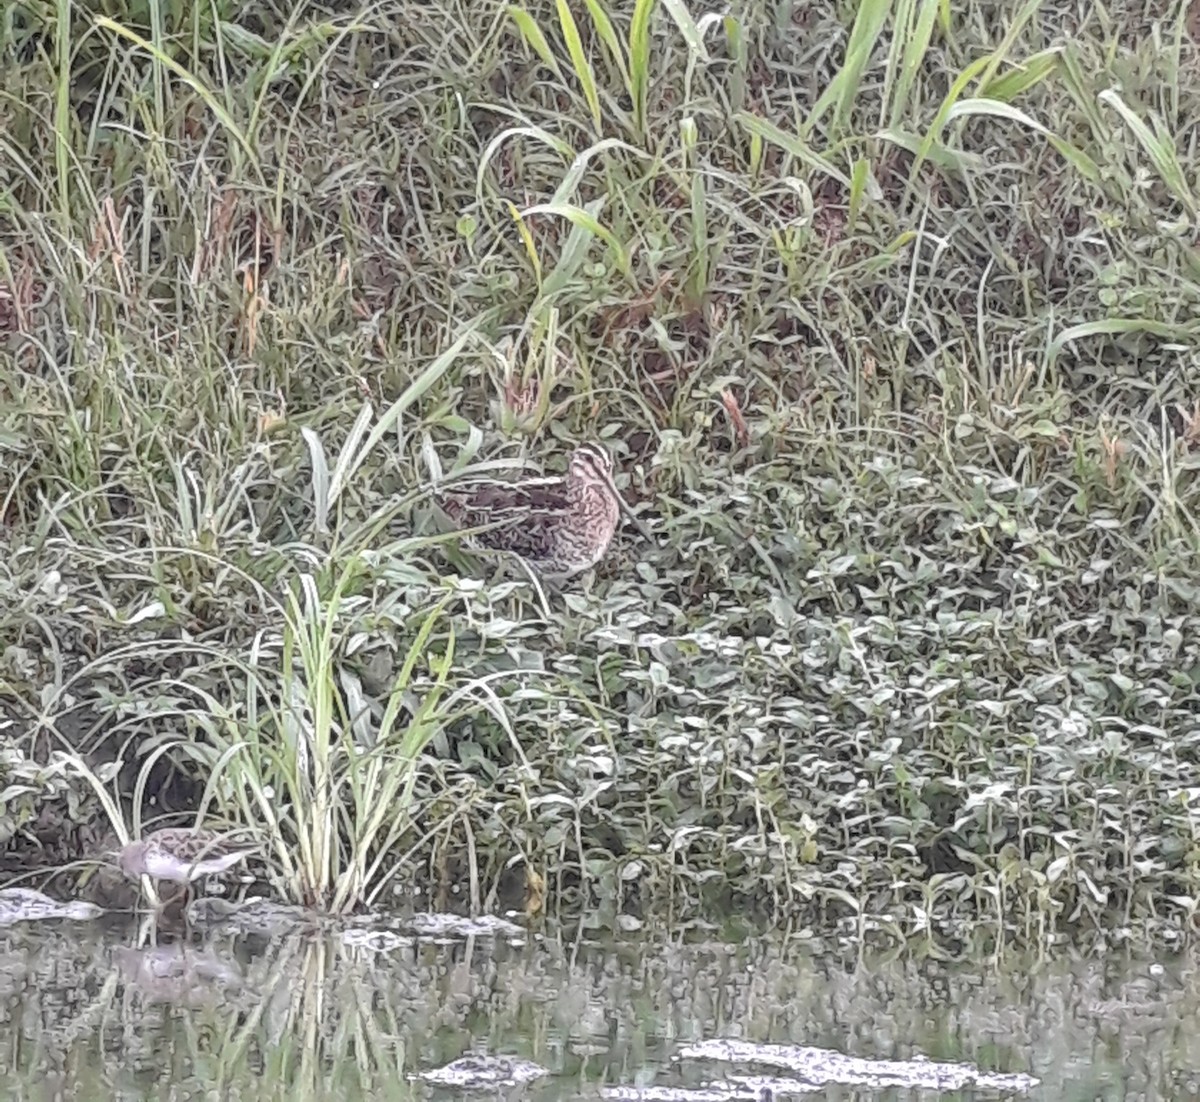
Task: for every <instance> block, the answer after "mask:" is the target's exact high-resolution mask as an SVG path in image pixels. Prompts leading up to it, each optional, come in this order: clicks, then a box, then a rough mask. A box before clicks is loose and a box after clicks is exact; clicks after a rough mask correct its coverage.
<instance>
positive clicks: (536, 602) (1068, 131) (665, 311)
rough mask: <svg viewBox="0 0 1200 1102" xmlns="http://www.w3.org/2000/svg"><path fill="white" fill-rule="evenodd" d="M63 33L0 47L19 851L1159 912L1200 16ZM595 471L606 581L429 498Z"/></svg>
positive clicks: (563, 892)
mask: <svg viewBox="0 0 1200 1102" xmlns="http://www.w3.org/2000/svg"><path fill="white" fill-rule="evenodd" d="M102 7H103V12H101V11H100V10H99V8H97V9H95V10H89V9H88V8H87V6H85V5H74V6H71V5H66V4H60V5H58V6H54V5H50V4H44V3H33V2H29V3H23V4H17V5H15V6H12V5H10V6H9V8H8V9H6V13H5V15H4V17H3V19H2V20H0V464H2V468H0V469H2V470H3V472H4V475H5V477H4V479H3V482H2V483H0V546H2V550H3V555H2V556H0V706H2V707H3V711H4V723H5V728H4V745H3V748H2V753H3V763H2V769H3V779H2V781H0V786H2V787H3V795H2V805H3V807H2V814H0V831H2V833H3V837H4V838H5V839H6V840H7V850H8V852H7V854H6V856H5V860H6V862H7V863H8V864H9V865H10V866H11V867H17V866H21V865H30V864H32V865H35V866H49V865H53V864H56V863H61V862H64V861H67V860H69V859H73V858H79V857H86V856H87V855H90V854H94V853H95V852H97V851H98V849H100V848H103V847H104V846H105V845H110V844H111V835H112V834H113V833H114V832H115V833H116V834H117V835H118V840H124V838H125V837H127V836H128V833H129V830H130V829H131V828H136V827H137V826H138V822H137V821H138V820H145V821H149V820H151V819H156V818H158V817H159V816H160V814H161V813H162V812H163V811H168V812H173V813H179V814H178V816H177V819H176V820H175V821H184V820H189V819H191V818H195V817H197V815H199V816H200V817H201V818H205V819H207V820H212V821H215V822H217V823H218V824H226V825H229V826H231V827H232V826H243V827H245V826H249V827H252V828H254V829H255V830H256V831H258V832H259V833H260V836H261V840H262V850H263V857H264V862H263V866H262V868H261V870H260V871H261V872H262V875H263V876H264V877H266V878H267V879H268V880H269V881H270V883H271V885H272V886H273V888H274V890H275V892H276V893H277V894H278V895H279V896H280V897H281V898H283V899H288V900H292V901H295V902H300V903H305V904H310V905H317V906H320V907H324V908H327V909H331V910H338V911H341V910H351V909H354V908H356V907H361V906H369V907H378V906H381V905H383V904H386V903H387V901H388V900H389V899H390V898H393V894H394V893H395V892H396V891H398V890H403V891H405V892H407V891H409V890H411V889H412V888H413V887H414V886H417V887H420V888H421V889H422V890H424V891H428V892H431V893H433V894H434V896H435V898H436V899H438V900H439V901H441V902H444V901H445V899H446V898H452V897H455V893H457V898H458V899H461V900H462V901H463V902H464V904H469V905H470V906H471V907H472V908H474V909H477V910H478V909H485V910H486V909H494V908H496V907H497V906H498V905H500V904H501V903H511V902H514V901H520V900H523V901H524V905H525V907H526V908H527V910H528V911H529V912H530V913H537V912H538V911H540V910H542V909H553V910H560V909H562V910H574V909H577V908H578V909H582V910H585V911H587V912H588V913H589V914H590V915H591V916H592V917H591V921H593V922H594V923H596V924H600V925H627V926H628V925H633V924H636V923H637V922H638V921H639V918H640V917H641V916H644V915H645V914H646V913H647V911H649V910H653V911H655V912H656V913H657V914H660V915H670V916H683V915H687V914H689V913H693V912H695V911H697V910H700V909H705V908H710V907H716V908H718V909H720V908H723V907H730V906H737V907H739V908H742V907H751V908H760V909H762V910H763V912H764V913H766V914H767V915H782V914H788V915H791V916H797V915H799V916H800V917H802V918H803V919H804V920H807V921H812V922H813V923H816V924H824V923H832V922H842V923H844V922H846V921H850V922H851V923H852V924H856V925H857V927H858V928H859V929H861V930H862V931H867V930H883V931H889V932H891V933H893V934H895V935H897V936H901V937H908V936H912V935H922V934H924V933H925V932H927V931H928V930H929V929H930V928H933V927H936V928H950V929H953V928H954V927H955V924H956V923H963V922H971V923H982V924H984V926H985V927H987V928H989V929H991V930H993V931H994V932H995V935H996V936H997V937H1000V938H1005V937H1013V936H1016V937H1022V938H1029V939H1033V940H1041V939H1045V938H1047V937H1050V936H1058V935H1062V934H1065V933H1069V932H1072V931H1084V930H1103V931H1106V932H1107V933H1111V934H1116V935H1118V936H1122V937H1124V936H1130V937H1135V938H1141V937H1143V936H1147V935H1153V936H1155V937H1158V936H1168V937H1173V938H1179V937H1184V936H1188V935H1190V933H1191V930H1192V927H1193V918H1194V916H1195V914H1196V910H1197V900H1198V892H1200V874H1198V872H1197V845H1196V833H1197V818H1196V805H1197V793H1198V792H1200V756H1198V744H1200V721H1198V720H1197V718H1196V716H1197V709H1198V705H1200V700H1198V694H1197V681H1198V678H1200V657H1198V655H1200V646H1198V643H1197V639H1198V634H1197V620H1198V613H1197V595H1198V593H1200V589H1198V586H1200V557H1198V555H1197V548H1198V543H1197V523H1196V509H1197V502H1198V500H1200V498H1198V491H1197V489H1196V476H1195V470H1196V466H1197V453H1196V450H1195V449H1196V445H1197V444H1198V443H1200V388H1198V379H1200V364H1198V360H1197V352H1196V339H1197V330H1198V329H1200V313H1198V312H1197V306H1198V302H1200V294H1198V291H1200V251H1198V243H1200V227H1198V222H1197V218H1198V216H1200V196H1198V195H1197V192H1196V187H1195V181H1196V179H1197V171H1196V169H1197V160H1198V159H1200V142H1198V140H1197V139H1198V134H1197V126H1198V125H1200V91H1198V90H1197V89H1198V88H1200V85H1198V84H1197V81H1196V79H1195V77H1196V74H1197V72H1198V71H1200V49H1198V47H1197V44H1196V35H1197V28H1198V25H1200V21H1198V19H1197V15H1196V11H1195V10H1193V9H1194V6H1193V5H1187V4H1179V3H1175V4H1165V3H1163V4H1152V5H1124V4H1114V5H1109V6H1104V5H1099V4H1095V3H1092V2H1090V0H1089V2H1087V3H1083V2H1079V3H1072V2H1067V0H1058V2H1053V0H1042V2H1040V3H1039V2H1038V0H1030V2H1028V3H1026V4H1024V5H1013V4H1009V3H1004V4H999V3H989V2H986V0H979V2H975V3H971V4H967V5H963V4H955V5H951V4H941V3H937V2H931V0H911V2H898V3H892V4H888V3H882V2H878V0H876V2H871V0H862V2H861V3H859V4H857V5H845V4H843V5H833V4H829V3H822V2H818V3H805V4H798V3H797V4H791V3H787V2H784V0H780V2H778V3H765V2H764V3H758V2H753V0H747V2H739V3H735V4H733V5H732V6H730V7H729V8H728V9H716V8H705V7H702V6H700V5H699V4H695V3H692V4H686V5H685V4H683V3H680V2H679V0H673V2H671V3H666V2H665V0H664V2H663V3H662V4H657V3H653V2H648V0H641V2H639V3H636V4H630V3H622V4H615V5H612V6H611V7H605V6H603V5H602V4H600V3H594V2H591V0H589V2H588V3H586V4H582V5H568V4H552V3H549V2H548V0H537V2H535V3H529V4H526V5H523V6H522V5H503V4H498V3H494V2H492V0H472V2H471V3H469V4H467V3H454V2H453V0H440V2H434V3H419V4H412V3H406V2H404V0H382V2H380V3H376V4H371V5H366V6H357V5H341V4H338V5H329V6H323V5H321V4H306V3H300V4H296V5H283V6H280V7H278V8H277V7H273V6H271V5H270V4H257V3H253V4H249V5H246V4H240V5H237V6H234V5H232V4H229V3H226V2H224V0H217V2H216V3H214V4H210V5H199V6H194V7H192V8H188V9H187V10H186V11H184V10H183V9H176V8H175V7H174V6H169V5H168V6H164V7H159V6H155V5H151V6H150V7H148V8H147V7H143V6H142V5H140V4H131V3H130V4H126V3H109V4H106V5H103V6H102ZM585 439H600V440H603V441H604V442H606V443H607V445H608V446H609V447H610V448H611V449H612V451H613V453H614V456H615V459H616V466H617V472H618V475H617V478H618V483H619V485H620V486H621V488H622V490H623V492H624V493H625V495H626V497H627V498H628V500H629V501H630V503H631V504H633V505H634V507H635V508H636V509H637V511H638V515H639V516H640V518H641V519H642V520H643V521H644V522H645V523H648V524H649V525H651V527H652V530H653V533H654V539H653V541H646V540H644V539H642V538H641V537H639V536H636V535H635V534H634V531H633V529H632V528H627V529H626V530H625V532H624V534H623V535H622V537H621V539H620V540H619V542H618V544H617V546H616V547H615V548H614V550H613V552H612V553H611V554H610V555H609V557H608V558H607V559H606V560H605V562H604V563H603V564H602V566H601V568H600V570H599V571H598V572H597V575H596V576H595V577H589V578H584V579H581V581H580V583H579V584H570V585H568V586H567V587H565V588H564V589H562V590H561V591H549V592H545V593H543V592H540V591H539V589H538V587H536V586H535V585H533V584H532V583H531V581H530V580H529V579H528V578H527V577H526V576H525V574H524V573H522V572H521V571H520V570H513V569H508V568H507V565H506V564H498V563H497V562H496V561H495V560H492V559H487V558H478V557H471V556H469V555H467V554H465V553H464V552H463V549H461V548H460V547H459V546H458V543H457V541H456V540H455V539H454V538H452V537H448V536H447V534H446V533H445V532H444V531H442V530H441V529H439V528H438V527H437V526H436V525H435V524H434V523H433V518H432V515H431V514H432V510H431V508H430V492H431V489H432V488H433V487H434V486H435V485H438V484H441V483H442V482H443V481H444V480H446V479H449V478H452V477H455V476H459V475H463V474H473V473H475V474H477V473H480V472H486V471H490V470H492V469H493V467H492V466H490V465H489V464H492V463H493V462H495V461H497V460H500V459H508V460H513V459H516V458H517V457H525V458H528V459H531V460H533V461H535V462H537V463H540V464H541V465H542V466H544V467H545V468H546V469H547V470H561V469H562V464H563V457H564V455H565V453H566V452H567V451H568V450H569V449H570V448H571V447H572V446H573V445H574V443H576V442H578V441H580V440H585ZM509 565H510V564H509ZM134 832H135V833H136V829H134Z"/></svg>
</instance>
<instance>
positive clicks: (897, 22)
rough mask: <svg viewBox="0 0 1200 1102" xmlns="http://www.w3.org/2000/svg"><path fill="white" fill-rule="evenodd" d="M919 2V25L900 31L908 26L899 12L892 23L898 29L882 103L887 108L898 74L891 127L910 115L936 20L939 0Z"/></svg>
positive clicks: (892, 96) (890, 118)
mask: <svg viewBox="0 0 1200 1102" xmlns="http://www.w3.org/2000/svg"><path fill="white" fill-rule="evenodd" d="M920 2H921V6H920V10H919V12H918V14H917V22H916V26H915V27H913V28H912V29H911V30H910V31H909V32H908V33H906V34H901V33H900V28H901V27H908V20H907V19H906V20H904V21H901V18H900V16H899V14H897V17H896V18H895V19H894V20H893V24H892V25H893V27H894V28H895V30H894V32H893V36H892V50H891V54H892V56H890V57H889V63H888V68H887V71H886V72H885V74H884V88H883V102H884V105H885V107H886V105H887V104H888V103H889V85H890V84H891V82H892V80H893V73H895V76H894V80H895V85H896V87H895V89H894V91H892V92H891V93H890V96H891V98H890V103H891V109H890V110H889V111H888V115H887V119H888V125H889V126H898V125H899V124H900V122H901V120H902V119H903V118H904V117H905V116H906V115H907V113H908V109H909V97H910V96H911V95H912V89H913V85H914V83H915V82H916V79H917V74H918V73H919V72H920V71H921V66H922V65H923V64H924V61H925V54H926V53H927V52H928V50H929V43H930V41H931V40H932V38H933V24H934V21H935V20H936V19H937V12H938V2H939V0H920ZM898 50H899V51H900V56H899V59H898V60H896V58H895V54H896V52H897V51H898Z"/></svg>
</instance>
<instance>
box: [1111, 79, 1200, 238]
mask: <svg viewBox="0 0 1200 1102" xmlns="http://www.w3.org/2000/svg"><path fill="white" fill-rule="evenodd" d="M1099 98H1100V101H1101V103H1107V104H1109V106H1111V107H1113V108H1114V109H1115V110H1116V112H1117V114H1119V115H1120V116H1121V118H1122V119H1124V120H1125V125H1126V126H1128V127H1129V129H1130V130H1132V131H1133V135H1134V137H1135V138H1137V140H1138V144H1139V145H1140V146H1141V147H1142V148H1143V149H1144V150H1145V151H1146V153H1147V154H1148V155H1149V157H1150V160H1151V161H1152V162H1153V164H1154V168H1155V170H1156V171H1157V172H1158V175H1159V178H1160V179H1161V180H1162V182H1163V183H1164V184H1166V185H1167V187H1168V188H1169V189H1170V191H1171V193H1172V194H1173V195H1174V196H1175V198H1176V199H1178V200H1179V202H1180V203H1182V204H1183V206H1184V207H1185V208H1186V209H1187V212H1188V213H1189V214H1191V215H1193V216H1194V215H1195V214H1196V211H1197V207H1196V197H1195V196H1194V195H1193V194H1192V189H1191V187H1190V186H1189V184H1188V179H1187V174H1186V173H1185V172H1184V170H1183V166H1182V165H1181V164H1180V163H1179V155H1178V152H1177V150H1176V148H1175V140H1174V138H1172V137H1171V135H1170V134H1169V133H1168V132H1167V130H1166V128H1165V127H1164V126H1163V125H1162V123H1161V121H1160V120H1159V119H1158V118H1156V117H1154V116H1151V118H1152V120H1153V122H1154V129H1153V130H1151V129H1150V127H1148V126H1147V125H1146V124H1145V123H1144V122H1143V121H1142V120H1141V118H1139V117H1138V115H1137V113H1136V112H1134V111H1133V110H1132V109H1131V108H1130V107H1129V105H1128V104H1127V103H1126V102H1125V101H1124V100H1123V99H1122V98H1121V97H1120V95H1119V94H1118V93H1117V92H1116V91H1115V90H1114V89H1112V88H1109V89H1107V90H1106V91H1103V92H1101V93H1100V97H1099Z"/></svg>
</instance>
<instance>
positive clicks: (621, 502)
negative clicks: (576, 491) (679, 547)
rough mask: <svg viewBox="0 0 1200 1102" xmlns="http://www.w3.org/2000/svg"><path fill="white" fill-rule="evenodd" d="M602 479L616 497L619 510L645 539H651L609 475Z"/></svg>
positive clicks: (652, 537) (648, 530)
mask: <svg viewBox="0 0 1200 1102" xmlns="http://www.w3.org/2000/svg"><path fill="white" fill-rule="evenodd" d="M604 481H605V482H607V483H608V488H609V489H610V490H612V492H613V497H615V498H616V499H617V504H618V505H619V506H620V507H621V512H623V513H624V514H625V515H626V516H627V517H628V518H629V519H630V520H631V521H633V524H634V527H635V528H637V530H638V531H639V532H641V534H642V535H643V536H645V537H646V539H648V540H651V541H653V539H654V536H653V535H651V533H650V529H649V528H647V527H646V525H645V524H643V523H642V520H641V518H640V517H638V516H636V515H635V514H634V511H633V510H632V509H631V508H630V507H629V503H628V502H627V501H626V500H625V499H624V498H623V497H622V496H621V491H620V490H618V489H617V484H616V483H615V482H614V481H613V480H612V478H611V477H609V476H607V475H606V476H605V479H604Z"/></svg>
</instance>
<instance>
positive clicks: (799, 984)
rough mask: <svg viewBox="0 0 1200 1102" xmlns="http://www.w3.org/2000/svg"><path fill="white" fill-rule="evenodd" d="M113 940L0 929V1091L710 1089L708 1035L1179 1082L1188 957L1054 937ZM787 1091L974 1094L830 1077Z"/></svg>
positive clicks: (510, 1094) (1075, 1086) (54, 930)
mask: <svg viewBox="0 0 1200 1102" xmlns="http://www.w3.org/2000/svg"><path fill="white" fill-rule="evenodd" d="M136 942H137V934H136V931H135V930H134V929H133V928H129V929H125V928H121V927H108V928H103V927H101V926H99V925H97V924H84V923H75V924H57V923H43V924H27V925H23V926H14V927H10V928H8V929H4V930H0V961H2V965H0V976H2V979H0V982H2V983H3V986H4V994H5V998H4V1002H3V1006H4V1015H5V1019H6V1020H5V1022H4V1028H3V1031H2V1034H0V1037H2V1039H0V1052H2V1053H3V1056H2V1061H3V1062H2V1065H0V1087H2V1088H3V1096H4V1097H6V1098H16V1099H39V1100H40V1099H53V1098H89V1099H90V1098H97V1099H99V1098H105V1099H107V1098H119V1099H155V1100H160V1099H184V1098H191V1099H203V1098H209V1099H220V1100H226V1099H268V1098H270V1099H276V1098H277V1099H288V1100H289V1102H300V1100H303V1099H317V1098H322V1099H324V1098H330V1099H362V1098H372V1099H376V1098H387V1099H390V1098H405V1099H407V1098H417V1099H429V1100H430V1102H437V1100H439V1099H448V1098H456V1097H464V1096H465V1095H464V1091H463V1090H461V1089H457V1090H448V1089H445V1088H435V1087H432V1086H429V1085H427V1084H425V1083H422V1082H419V1081H413V1080H411V1079H410V1078H409V1076H410V1075H411V1074H412V1073H414V1072H419V1071H427V1070H430V1069H433V1068H437V1067H440V1066H442V1065H444V1064H446V1063H448V1062H449V1061H451V1060H453V1059H454V1058H455V1057H457V1056H459V1055H461V1054H463V1053H465V1052H488V1053H496V1054H500V1053H503V1054H510V1055H515V1056H522V1057H526V1058H528V1059H531V1060H535V1061H537V1062H538V1063H540V1064H542V1065H544V1066H545V1067H547V1068H548V1069H549V1070H550V1072H551V1075H550V1076H549V1077H548V1078H545V1079H542V1080H540V1081H538V1082H536V1083H534V1084H531V1085H529V1086H526V1087H523V1088H516V1089H510V1090H508V1091H506V1092H504V1094H503V1097H506V1098H515V1097H528V1098H530V1099H539V1100H558V1099H575V1098H580V1097H583V1098H589V1097H598V1096H599V1088H600V1087H601V1086H604V1085H616V1084H621V1085H629V1086H639V1087H648V1086H659V1087H661V1086H675V1087H679V1086H690V1087H698V1086H701V1085H703V1084H705V1083H707V1082H712V1081H713V1079H714V1078H719V1077H720V1076H721V1075H722V1074H723V1069H722V1068H721V1066H720V1065H710V1066H699V1065H691V1064H681V1063H680V1062H678V1061H676V1060H673V1056H674V1054H675V1053H676V1052H677V1051H678V1050H679V1049H680V1048H681V1047H682V1046H683V1045H685V1044H686V1043H689V1042H693V1041H698V1040H703V1039H707V1038H717V1037H719V1038H743V1039H746V1040H752V1041H759V1042H766V1041H773V1042H783V1043H789V1044H799V1045H816V1046H825V1047H829V1048H835V1049H839V1050H841V1051H843V1052H846V1053H849V1054H851V1055H854V1056H860V1057H881V1058H894V1059H908V1058H911V1057H914V1056H918V1055H924V1056H927V1057H929V1058H930V1059H934V1060H948V1061H962V1062H967V1063H972V1064H977V1065H979V1066H980V1067H981V1068H984V1069H988V1070H992V1071H1003V1072H1029V1073H1031V1074H1033V1075H1035V1076H1037V1077H1039V1078H1040V1079H1041V1080H1042V1085H1041V1086H1040V1087H1038V1088H1035V1089H1034V1090H1033V1091H1031V1092H1030V1093H1029V1094H1028V1095H1025V1096H1024V1097H1028V1098H1041V1099H1055V1100H1059V1099H1063V1100H1072V1099H1081V1100H1082V1099H1089V1100H1090V1099H1125V1098H1144V1099H1157V1098H1162V1099H1176V1098H1186V1097H1196V1096H1197V1094H1200V1084H1198V1082H1197V1080H1198V1079H1200V1074H1197V1073H1195V1072H1194V1069H1197V1068H1200V1031H1197V1030H1196V1029H1195V1028H1194V1022H1195V1021H1196V1020H1197V1018H1196V1015H1197V1011H1198V1010H1200V987H1197V985H1196V984H1195V982H1194V977H1195V966H1194V962H1193V961H1192V960H1188V959H1175V960H1172V961H1170V962H1168V963H1164V964H1152V963H1149V962H1145V961H1133V960H1114V959H1111V958H1110V959H1107V960H1095V959H1093V960H1081V959H1079V958H1078V957H1074V956H1072V955H1070V954H1069V953H1068V952H1067V951H1066V950H1063V951H1062V955H1061V957H1060V958H1059V959H1057V960H1055V961H1052V962H1049V963H1043V964H1040V965H1034V966H1029V965H1026V964H1023V963H1022V962H1020V961H1012V962H1009V963H1007V964H1003V965H1000V966H996V967H994V968H993V967H989V966H987V965H981V966H978V967H962V966H944V965H938V964H931V963H914V962H913V961H911V960H907V961H906V960H895V959H893V960H886V961H885V960H878V961H875V962H870V961H868V962H866V963H862V964H858V965H855V964H853V963H850V964H847V963H846V962H844V961H842V960H839V959H833V958H832V957H828V956H826V957H823V958H822V957H820V956H818V955H815V954H814V951H813V949H812V947H811V946H808V945H806V944H805V943H804V942H798V941H792V942H782V941H778V940H776V941H770V940H766V939H759V940H756V941H754V942H753V943H751V944H740V945H736V946H726V945H723V944H717V943H713V942H708V943H691V944H686V943H681V942H679V941H670V940H665V939H659V940H646V941H643V942H640V943H637V942H628V943H622V944H619V945H598V944H587V943H564V942H561V941H557V940H553V941H552V940H539V939H537V938H533V939H531V940H530V942H529V944H527V945H525V946H522V947H513V946H507V945H503V944H499V945H498V944H496V943H494V942H491V941H489V940H485V939H481V940H478V941H474V942H472V941H469V940H468V941H458V942H455V943H451V944H434V943H429V942H425V943H420V944H416V943H411V944H406V945H403V946H401V947H399V948H393V949H390V950H388V951H386V952H376V951H371V950H368V949H364V948H360V947H353V948H352V947H349V946H346V945H344V944H341V943H339V942H337V941H336V940H330V939H324V940H320V939H319V940H302V939H299V938H295V939H286V940H280V941H275V942H270V941H267V940H264V939H254V938H245V937H243V938H237V939H233V938H217V939H210V940H208V941H205V942H200V941H192V942H187V941H183V940H181V939H179V938H176V939H174V940H171V939H170V938H169V937H168V936H166V935H163V934H160V935H159V944H158V946H157V948H155V947H153V946H148V947H144V948H137V947H136ZM476 1097H479V1098H488V1097H492V1098H495V1097H498V1093H497V1091H496V1090H495V1089H493V1090H492V1091H491V1092H490V1093H482V1094H479V1095H477V1096H476ZM780 1097H781V1099H782V1096H780ZM809 1097H822V1098H828V1099H867V1098H870V1099H873V1100H881V1099H893V1098H933V1097H941V1098H994V1097H997V1095H995V1094H991V1093H988V1092H986V1091H975V1092H971V1091H963V1092H959V1093H952V1094H942V1095H935V1094H933V1093H928V1092H912V1091H907V1092H905V1091H900V1090H898V1089H888V1090H871V1089H867V1088H863V1087H844V1086H833V1087H826V1088H821V1089H820V1090H817V1091H814V1093H813V1094H812V1095H809Z"/></svg>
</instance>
